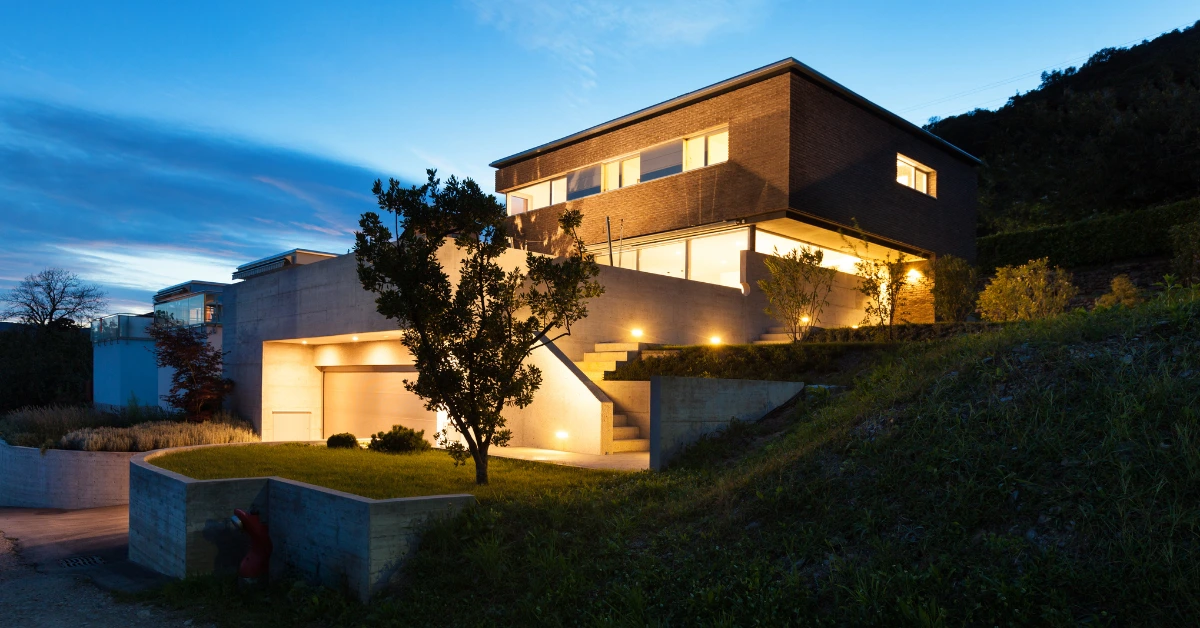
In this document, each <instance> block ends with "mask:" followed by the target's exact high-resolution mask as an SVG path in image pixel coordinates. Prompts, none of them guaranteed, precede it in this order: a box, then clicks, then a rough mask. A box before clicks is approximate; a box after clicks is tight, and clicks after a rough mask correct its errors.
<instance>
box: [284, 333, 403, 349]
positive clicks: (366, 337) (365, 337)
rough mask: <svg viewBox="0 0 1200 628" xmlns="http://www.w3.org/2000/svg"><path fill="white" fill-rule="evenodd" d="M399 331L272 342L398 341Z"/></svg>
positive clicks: (320, 343)
mask: <svg viewBox="0 0 1200 628" xmlns="http://www.w3.org/2000/svg"><path fill="white" fill-rule="evenodd" d="M399 339H400V330H398V329H396V330H393V331H366V332H362V333H358V334H338V335H336V336H313V337H311V338H289V339H287V340H275V341H273V342H284V343H288V344H295V345H299V344H307V345H335V344H343V343H347V342H376V341H379V340H399Z"/></svg>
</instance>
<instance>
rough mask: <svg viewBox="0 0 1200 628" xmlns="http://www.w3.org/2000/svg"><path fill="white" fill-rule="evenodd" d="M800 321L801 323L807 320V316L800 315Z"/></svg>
mask: <svg viewBox="0 0 1200 628" xmlns="http://www.w3.org/2000/svg"><path fill="white" fill-rule="evenodd" d="M800 322H801V323H807V322H808V317H807V316H801V317H800Z"/></svg>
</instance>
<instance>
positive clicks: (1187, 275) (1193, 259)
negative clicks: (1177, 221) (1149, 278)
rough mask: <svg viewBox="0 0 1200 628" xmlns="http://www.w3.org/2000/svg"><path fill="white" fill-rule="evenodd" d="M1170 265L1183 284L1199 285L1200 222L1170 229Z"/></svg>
mask: <svg viewBox="0 0 1200 628" xmlns="http://www.w3.org/2000/svg"><path fill="white" fill-rule="evenodd" d="M1171 250H1172V251H1173V252H1174V253H1175V257H1174V259H1173V260H1172V264H1173V266H1174V267H1175V273H1176V275H1178V276H1179V277H1180V278H1181V279H1182V280H1183V282H1184V283H1200V221H1196V222H1189V223H1187V224H1182V225H1175V226H1174V227H1171Z"/></svg>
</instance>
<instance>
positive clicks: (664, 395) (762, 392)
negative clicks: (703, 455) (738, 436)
mask: <svg viewBox="0 0 1200 628" xmlns="http://www.w3.org/2000/svg"><path fill="white" fill-rule="evenodd" d="M803 391H804V384H803V383H801V382H765V381H758V380H748V379H710V378H702V377H657V376H656V377H652V378H650V468H651V469H654V470H656V471H657V470H660V469H662V468H663V467H665V466H666V465H667V464H668V463H669V462H670V461H671V458H673V457H674V456H675V455H677V454H678V453H679V452H681V451H683V449H684V448H685V447H686V446H687V445H688V444H690V443H693V442H695V441H697V440H699V439H700V438H701V437H702V436H704V435H706V434H711V433H714V432H718V431H720V430H722V429H724V428H725V426H726V425H728V424H729V422H730V421H732V420H734V419H736V420H738V421H757V420H758V419H761V418H762V417H763V416H764V415H766V414H767V413H768V412H770V411H771V410H774V409H775V408H777V407H779V406H781V405H783V404H784V403H786V402H787V401H788V400H790V399H792V398H793V397H795V396H796V395H798V394H800V393H801V392H803Z"/></svg>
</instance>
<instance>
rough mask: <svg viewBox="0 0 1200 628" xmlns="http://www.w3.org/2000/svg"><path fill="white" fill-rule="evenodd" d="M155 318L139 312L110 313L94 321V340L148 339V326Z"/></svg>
mask: <svg viewBox="0 0 1200 628" xmlns="http://www.w3.org/2000/svg"><path fill="white" fill-rule="evenodd" d="M153 321H154V319H153V318H150V317H149V316H138V315H137V314H110V315H108V316H105V317H103V318H97V319H95V320H93V321H92V342H106V341H109V340H148V339H149V338H150V336H149V335H148V334H147V333H146V327H148V326H149V325H150V323H151V322H153Z"/></svg>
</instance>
